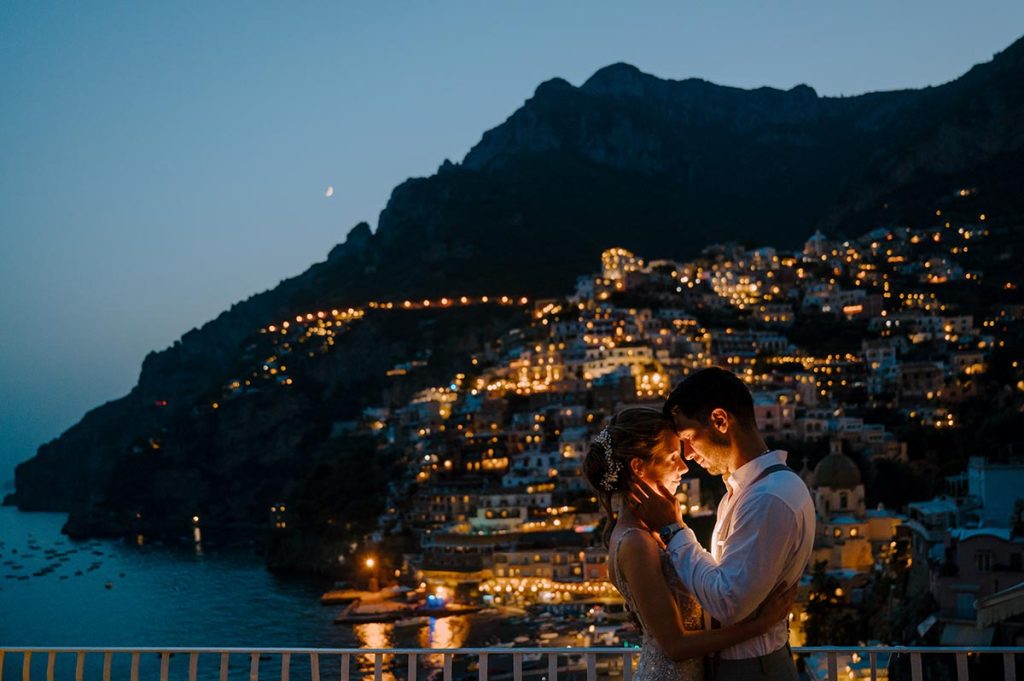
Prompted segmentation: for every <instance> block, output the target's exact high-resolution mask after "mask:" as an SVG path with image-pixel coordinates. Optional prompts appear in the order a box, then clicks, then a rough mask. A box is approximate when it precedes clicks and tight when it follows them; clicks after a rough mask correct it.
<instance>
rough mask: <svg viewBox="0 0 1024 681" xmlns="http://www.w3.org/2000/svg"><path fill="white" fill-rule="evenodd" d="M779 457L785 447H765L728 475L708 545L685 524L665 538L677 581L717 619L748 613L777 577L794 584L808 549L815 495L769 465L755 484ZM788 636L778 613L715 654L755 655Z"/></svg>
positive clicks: (782, 457)
mask: <svg viewBox="0 0 1024 681" xmlns="http://www.w3.org/2000/svg"><path fill="white" fill-rule="evenodd" d="M785 462H786V452H783V451H779V450H775V451H771V452H768V453H766V454H763V455H761V456H759V457H757V458H756V459H754V460H753V461H749V462H747V463H746V464H744V465H743V466H740V467H739V468H738V469H736V471H735V472H734V473H733V474H732V476H730V477H729V479H728V480H727V482H726V489H727V492H726V495H725V497H723V498H722V501H721V503H719V505H718V520H717V522H716V523H715V531H714V533H713V534H712V535H711V551H710V552H708V551H706V550H705V549H704V548H703V547H702V546H701V545H700V544H699V543H698V542H697V537H696V536H695V535H694V534H693V530H691V529H689V528H686V529H684V530H682V531H680V532H677V533H676V536H675V537H673V538H672V541H670V542H669V544H668V552H669V555H670V556H671V558H672V565H673V566H674V567H675V569H676V572H678V573H679V577H680V579H681V580H682V582H683V585H685V586H686V588H688V589H689V590H690V591H691V592H692V593H693V595H694V596H696V598H697V600H698V601H700V604H701V606H703V608H704V610H705V612H707V613H709V614H710V615H711V616H712V617H714V618H715V619H716V620H718V621H719V622H721V623H722V625H723V626H725V625H729V624H733V623H735V622H739V621H741V620H743V619H744V618H746V617H747V616H749V615H750V614H751V613H753V612H754V611H755V610H756V609H757V607H758V606H759V605H761V603H762V602H763V601H764V599H765V597H766V596H768V594H769V593H771V591H772V589H774V588H775V586H776V585H777V584H779V582H782V581H785V582H786V584H788V585H789V586H793V584H795V583H796V582H797V581H798V580H799V579H800V576H801V575H802V574H803V572H804V568H805V567H806V566H807V561H808V559H809V558H810V556H811V548H812V547H813V544H814V502H812V501H811V495H810V493H809V492H808V491H807V486H806V485H805V484H804V481H803V480H801V479H800V477H799V476H797V475H794V474H793V473H790V472H788V471H776V472H774V473H769V474H768V475H767V476H765V477H764V478H762V479H761V480H758V481H757V482H756V483H754V480H755V479H756V478H757V476H758V475H760V474H761V472H762V471H764V470H765V469H766V468H768V467H769V466H774V465H776V464H780V463H785ZM752 483H754V484H752ZM726 522H728V524H729V527H725V526H724V525H725V523H726ZM788 637H789V628H788V626H787V623H786V622H785V621H784V620H783V621H780V622H779V623H778V624H777V625H775V626H774V627H772V628H771V629H770V630H768V631H767V632H766V633H764V634H761V635H760V636H756V637H754V638H752V639H748V640H746V641H743V642H742V643H738V644H737V645H734V646H732V647H731V648H726V649H725V650H723V651H722V652H721V656H722V658H723V659H730V660H733V659H746V658H751V657H760V656H761V655H767V654H768V653H771V652H774V651H776V650H778V649H779V648H781V647H782V646H784V645H785V644H786V641H787V640H788Z"/></svg>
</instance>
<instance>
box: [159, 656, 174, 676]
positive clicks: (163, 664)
mask: <svg viewBox="0 0 1024 681" xmlns="http://www.w3.org/2000/svg"><path fill="white" fill-rule="evenodd" d="M170 665H171V654H170V653H168V652H163V653H160V681H167V673H168V671H169V670H170Z"/></svg>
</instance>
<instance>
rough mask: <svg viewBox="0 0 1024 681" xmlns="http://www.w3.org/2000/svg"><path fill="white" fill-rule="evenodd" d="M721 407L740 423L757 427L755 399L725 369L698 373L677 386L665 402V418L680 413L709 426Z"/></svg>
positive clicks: (705, 370)
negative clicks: (711, 418) (710, 418)
mask: <svg viewBox="0 0 1024 681" xmlns="http://www.w3.org/2000/svg"><path fill="white" fill-rule="evenodd" d="M718 407H721V408H722V409H725V410H726V411H727V412H729V413H730V414H732V415H733V416H735V417H736V420H737V421H739V422H741V423H745V424H753V423H755V422H756V421H755V419H754V398H753V397H751V396H750V391H749V390H748V389H747V386H746V385H744V384H743V381H741V380H740V379H739V378H738V377H737V376H736V374H734V373H732V372H731V371H728V370H727V369H723V368H721V367H710V368H708V369H701V370H700V371H697V372H694V373H692V374H690V375H689V376H687V377H686V378H684V379H683V381H682V382H681V383H680V384H679V385H677V386H676V387H675V390H673V391H672V394H671V395H669V396H668V400H666V402H665V416H666V418H672V411H673V410H676V411H678V412H679V413H681V414H682V415H683V416H685V417H686V418H690V419H694V420H697V421H700V422H701V423H707V422H708V418H709V417H710V416H711V412H712V410H714V409H717V408H718Z"/></svg>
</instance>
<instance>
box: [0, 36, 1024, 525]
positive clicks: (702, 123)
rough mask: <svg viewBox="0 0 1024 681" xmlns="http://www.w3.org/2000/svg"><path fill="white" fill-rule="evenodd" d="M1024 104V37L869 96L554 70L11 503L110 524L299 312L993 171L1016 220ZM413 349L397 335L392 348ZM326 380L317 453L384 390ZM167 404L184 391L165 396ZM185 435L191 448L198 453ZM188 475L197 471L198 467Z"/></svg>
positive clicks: (546, 290)
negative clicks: (955, 68) (156, 441)
mask: <svg viewBox="0 0 1024 681" xmlns="http://www.w3.org/2000/svg"><path fill="white" fill-rule="evenodd" d="M1022 120H1024V41H1021V40H1018V41H1017V42H1016V43H1014V44H1013V45H1011V46H1010V47H1009V48H1007V49H1006V50H1005V51H1003V52H1002V53H1000V54H999V55H997V56H996V57H995V58H994V59H993V60H992V61H991V62H988V63H986V64H981V65H978V66H975V67H974V68H972V69H971V70H970V71H969V72H968V73H966V74H965V75H963V76H962V77H960V78H958V79H957V80H954V81H952V82H950V83H947V84H945V85H942V86H938V87H929V88H925V89H921V90H904V91H895V92H876V93H869V94H864V95H859V96H855V97H820V96H818V95H817V94H816V93H815V91H814V90H813V89H812V88H810V87H807V86H803V85H801V86H797V87H794V88H792V89H790V90H779V89H775V88H769V87H763V88H758V89H755V90H743V89H740V88H734V87H725V86H720V85H715V84H713V83H709V82H707V81H703V80H699V79H688V80H682V81H670V80H664V79H659V78H656V77H654V76H651V75H648V74H645V73H642V72H641V71H639V70H638V69H636V68H635V67H632V66H630V65H627V64H614V65H611V66H608V67H606V68H603V69H601V70H599V71H598V72H596V73H595V74H594V75H593V76H592V77H591V78H589V79H588V80H587V81H586V82H585V83H584V84H583V85H581V86H580V87H575V86H573V85H571V84H569V83H568V82H566V81H564V80H561V79H557V78H556V79H553V80H549V81H547V82H545V83H542V84H541V85H540V86H539V87H538V88H537V90H536V92H535V93H534V95H533V96H532V97H531V98H530V99H529V100H527V101H526V102H525V103H524V105H523V106H522V107H521V108H520V109H519V110H517V111H516V112H515V113H514V114H512V116H510V117H509V118H508V120H506V121H505V122H504V123H502V124H501V125H499V126H497V127H495V128H494V129H492V130H490V131H488V132H486V133H485V134H484V135H483V137H482V139H481V141H480V142H479V143H478V144H477V145H476V146H475V147H473V149H472V150H470V152H469V153H468V154H467V155H466V157H465V158H464V159H463V161H462V162H461V163H458V164H454V163H450V162H448V161H446V162H445V163H444V164H442V166H441V167H440V168H439V170H438V172H437V173H436V174H435V175H433V176H431V177H427V178H414V179H410V180H408V181H406V182H404V183H402V184H401V185H399V186H398V187H396V188H395V190H394V191H393V193H392V195H391V198H390V200H389V201H388V204H387V206H386V208H385V209H384V210H383V211H382V213H381V215H380V218H379V222H378V229H377V231H376V233H371V230H370V228H369V226H368V225H366V224H365V223H362V224H360V225H358V226H357V227H355V228H354V229H353V230H352V231H351V232H350V233H349V235H348V237H347V239H346V241H345V243H343V244H340V245H339V246H337V247H335V248H334V249H333V250H332V251H331V252H330V254H329V256H328V258H327V259H326V260H325V261H324V262H321V263H317V264H315V265H313V266H312V267H310V268H309V269H308V270H307V271H306V272H304V273H302V274H301V275H299V276H296V277H294V278H291V279H288V280H285V281H283V282H281V283H280V284H279V285H278V286H277V287H275V288H274V289H272V290H269V291H265V292H263V293H260V294H258V295H255V296H253V297H251V298H250V299H248V300H246V301H244V302H241V303H238V304H236V305H234V306H232V308H231V309H230V310H228V311H226V312H224V313H222V314H221V315H220V316H218V317H217V318H216V319H214V320H212V321H211V322H209V323H207V324H205V325H204V326H203V327H202V328H201V329H192V330H191V331H189V332H188V333H186V334H185V335H183V336H182V338H181V340H180V341H178V342H176V343H174V345H173V346H171V347H169V348H167V349H165V350H163V351H160V352H152V353H150V354H149V355H148V356H147V357H146V359H145V361H144V362H143V365H142V371H141V373H140V377H139V381H138V384H137V385H136V387H135V388H134V389H133V390H132V391H131V392H130V393H129V394H128V395H126V396H125V397H122V398H120V399H118V400H115V401H112V402H109V403H107V404H105V405H102V406H100V407H98V408H96V409H94V410H92V411H90V412H89V413H88V414H86V416H85V417H84V418H83V419H82V421H81V422H80V423H78V424H76V425H75V426H73V427H72V428H70V429H69V430H68V431H67V432H65V433H64V434H62V435H61V436H60V437H59V438H57V439H55V440H53V441H51V442H49V443H47V444H44V445H43V446H41V447H40V448H39V451H38V453H37V454H36V456H35V457H34V458H32V459H31V460H29V461H26V462H24V463H22V464H21V465H19V466H18V468H17V471H16V491H15V493H14V494H13V495H12V496H11V498H10V501H11V502H13V503H16V504H17V505H18V506H19V507H20V508H22V509H46V510H62V511H70V512H71V514H72V516H71V525H72V526H73V527H77V528H78V531H79V532H80V533H92V532H103V531H105V530H104V528H106V529H107V530H110V529H111V528H112V527H113V526H110V525H106V526H105V525H104V524H103V523H102V522H101V521H96V522H95V523H93V522H92V521H89V522H86V520H85V519H87V518H92V517H94V516H95V511H96V509H99V508H102V507H103V506H104V504H106V503H107V502H108V501H110V499H111V495H116V494H120V493H123V489H124V485H125V483H124V480H123V475H121V474H118V473H116V471H117V470H118V467H119V466H121V465H122V464H123V461H124V458H125V456H126V454H125V452H126V451H127V450H128V449H129V448H130V447H131V446H132V445H133V443H137V442H138V441H139V440H140V438H144V437H146V436H148V435H149V434H151V433H153V432H156V431H160V430H161V429H163V430H164V431H166V430H167V429H170V431H171V432H170V433H169V434H168V436H167V437H168V438H170V439H173V438H174V432H173V431H174V429H176V428H178V429H180V428H183V427H185V426H183V425H182V424H188V423H189V422H190V419H191V418H192V416H191V414H192V413H193V411H194V409H195V406H196V404H197V403H198V402H200V401H202V400H204V399H206V396H207V395H209V394H210V392H211V390H213V389H215V388H216V387H217V386H220V385H222V384H223V382H224V380H225V378H226V377H228V376H230V372H231V371H232V370H233V368H234V367H235V365H236V364H237V362H238V358H239V356H241V355H242V354H243V353H244V350H245V348H246V346H247V345H248V344H249V343H251V342H252V338H253V335H254V334H255V333H256V332H257V331H258V329H259V328H260V327H261V326H263V325H265V324H267V323H269V322H271V321H274V320H278V319H284V318H287V317H290V316H293V315H294V314H295V313H296V312H303V311H306V310H310V309H325V308H330V307H331V306H341V305H354V304H363V303H365V302H366V301H367V300H372V299H402V298H404V297H424V296H439V295H459V294H471V293H514V294H527V295H531V296H536V295H557V294H561V293H564V292H565V291H567V290H568V289H569V288H570V287H571V285H572V282H573V279H574V277H575V276H576V275H577V274H579V273H580V272H585V271H588V270H589V269H590V268H591V267H592V264H593V263H594V262H596V260H597V257H598V254H599V253H600V251H601V250H602V249H604V248H606V247H608V246H610V245H621V246H625V247H627V248H631V249H633V250H636V251H637V252H640V253H650V254H658V255H662V256H666V257H679V258H685V257H688V256H692V255H694V254H696V253H697V252H698V251H699V250H700V249H701V248H702V247H703V246H705V245H706V244H708V243H711V242H720V241H725V240H734V239H735V240H743V241H752V242H755V243H770V244H771V245H774V246H778V247H787V246H790V247H791V246H794V245H796V244H797V243H799V242H800V241H801V240H802V239H804V238H805V237H806V236H807V235H809V234H810V233H811V232H812V231H813V230H814V229H815V228H822V229H824V230H826V231H828V232H829V233H831V234H842V233H846V234H853V233H859V232H863V231H866V230H867V229H870V228H871V227H873V226H875V225H877V224H889V223H894V222H897V223H914V222H917V221H922V220H926V219H927V218H928V216H929V215H931V213H932V211H933V206H934V205H935V201H937V200H938V199H939V197H941V196H944V195H945V194H947V193H948V192H949V191H951V189H952V188H953V187H955V186H976V185H978V186H980V185H984V186H985V187H986V191H988V192H989V196H988V198H989V199H990V201H989V203H990V205H992V206H995V207H998V211H1001V214H1000V213H998V212H996V213H993V214H992V215H991V218H990V219H991V220H993V221H994V222H995V221H998V220H1000V219H1019V217H1020V215H1021V214H1022V212H1024V206H1022V205H1021V202H1022V201H1024V198H1022V197H1024V191H1020V190H1021V187H1020V183H1021V179H1020V178H1022V177H1024V172H1022V170H1024V154H1022V150H1024V126H1022V125H1021V123H1020V122H1021V121H1022ZM509 323H512V321H510V320H509V319H505V320H503V321H501V322H500V323H499V322H493V328H494V329H500V328H503V325H507V324H509ZM442 337H443V334H442V335H441V336H437V339H438V341H440V340H441V339H442ZM380 342H382V341H381V340H380V338H377V340H376V343H375V344H374V346H376V344H379V343H380ZM360 347H361V348H362V349H361V350H360V352H363V353H364V354H365V353H366V352H368V351H367V350H366V347H364V346H360ZM409 351H410V348H408V347H398V346H396V347H395V348H392V349H391V350H390V351H389V354H388V355H387V359H388V360H389V361H390V360H400V359H401V358H402V357H403V353H407V352H409ZM374 367H375V369H376V368H379V367H377V366H376V364H375V365H374ZM360 381H363V379H362V378H360ZM312 385H314V386H317V387H318V388H317V389H319V390H320V391H321V392H320V393H319V394H317V393H315V392H314V393H310V394H306V395H305V396H304V397H302V398H301V405H299V403H298V402H297V403H296V405H299V406H301V408H302V409H306V410H309V412H310V417H309V419H308V421H309V422H310V423H316V424H317V425H316V427H315V428H314V427H313V426H310V427H308V428H306V429H305V430H304V429H303V427H302V426H301V425H296V420H295V418H294V414H295V409H292V408H290V407H287V406H286V405H279V406H278V407H277V411H279V412H280V423H282V424H284V423H285V422H287V423H289V424H291V425H290V426H288V427H294V428H296V431H295V433H294V434H293V437H289V438H285V439H284V440H282V442H287V443H290V444H289V445H288V446H295V445H296V443H303V447H306V448H312V449H315V448H316V446H317V442H318V441H317V438H320V439H322V438H324V437H325V434H324V426H323V422H324V419H328V417H330V418H346V417H349V416H351V415H352V414H353V413H356V412H357V411H358V407H359V405H358V400H356V401H351V402H346V403H345V404H344V406H341V407H338V406H337V405H335V408H336V411H334V412H332V413H331V414H329V415H327V414H323V413H320V412H318V411H317V410H322V409H324V407H323V406H322V404H323V403H324V400H323V397H324V396H325V395H332V394H335V393H337V391H339V390H343V389H344V390H354V389H355V387H358V388H359V389H361V390H364V391H365V392H366V396H365V399H366V400H373V399H377V398H378V397H379V396H380V393H379V390H380V385H379V380H378V382H374V379H372V378H371V377H370V375H369V374H367V376H366V378H365V381H363V382H359V381H356V382H355V383H346V382H344V381H342V382H339V381H337V380H336V379H330V378H324V379H323V380H317V381H314V382H313V384H312ZM310 389H311V390H313V389H314V388H310ZM296 399H299V398H296ZM164 400H166V401H167V403H168V406H167V407H166V408H162V409H159V410H155V409H154V408H153V404H154V403H155V402H158V401H164ZM296 405H292V406H293V407H294V406H296ZM296 408H298V407H296ZM268 409H269V407H268ZM274 422H275V421H273V420H272V423H274ZM282 427H284V426H282ZM206 428H207V429H206V430H202V429H200V430H201V432H203V433H204V437H206V438H208V439H214V440H216V439H217V431H216V427H215V426H206ZM210 428H212V429H213V430H210ZM236 435H237V433H236ZM186 441H193V439H191V436H190V437H189V438H186ZM219 442H220V443H221V444H220V445H219V446H221V447H235V448H238V450H239V451H238V452H237V454H238V456H240V457H241V458H243V459H244V456H243V455H242V452H243V451H244V449H245V448H247V447H252V448H254V451H266V450H265V447H264V449H262V450H261V449H260V446H257V444H258V443H254V442H253V438H251V437H249V438H247V437H245V436H239V437H233V438H223V439H221V440H219ZM281 446H284V445H281ZM178 451H179V456H180V459H181V461H187V460H188V458H189V454H188V452H187V451H186V450H185V449H184V448H179V450H178ZM291 454H292V453H291V452H288V451H281V452H277V453H276V454H275V456H277V457H279V458H280V457H284V458H287V457H288V456H289V455H291ZM214 460H216V459H214ZM189 465H192V464H191V463H190V464H189ZM193 469H194V466H193ZM158 472H159V471H158V470H156V469H154V470H150V471H149V474H153V475H156V474H157V473H158ZM118 475H120V477H118ZM190 475H191V476H192V477H186V478H182V479H187V480H193V479H194V478H195V475H199V477H200V478H201V477H202V474H199V473H194V474H193V473H190ZM275 475H280V471H279V470H276V469H275ZM116 477H117V478H118V480H120V482H118V483H117V484H116V485H115V484H113V483H112V480H113V479H114V478H116ZM262 482H263V483H267V484H269V482H268V481H262ZM188 484H191V483H188ZM282 484H284V483H283V482H282ZM268 494H269V492H268ZM249 510H251V509H249ZM249 510H246V511H245V512H249ZM243 515H244V512H242V511H239V512H238V513H236V514H235V516H232V515H231V513H229V512H227V511H225V514H224V516H225V518H228V517H232V518H234V520H238V519H240V518H241V517H242V516H243ZM117 528H118V529H123V528H120V526H117Z"/></svg>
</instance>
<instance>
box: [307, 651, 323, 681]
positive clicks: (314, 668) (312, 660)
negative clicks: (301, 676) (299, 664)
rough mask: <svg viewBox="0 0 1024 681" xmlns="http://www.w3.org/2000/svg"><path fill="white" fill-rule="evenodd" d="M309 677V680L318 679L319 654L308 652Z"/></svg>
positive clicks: (317, 680)
mask: <svg viewBox="0 0 1024 681" xmlns="http://www.w3.org/2000/svg"><path fill="white" fill-rule="evenodd" d="M309 678H310V679H311V681H320V655H318V654H317V653H310V654H309Z"/></svg>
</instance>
